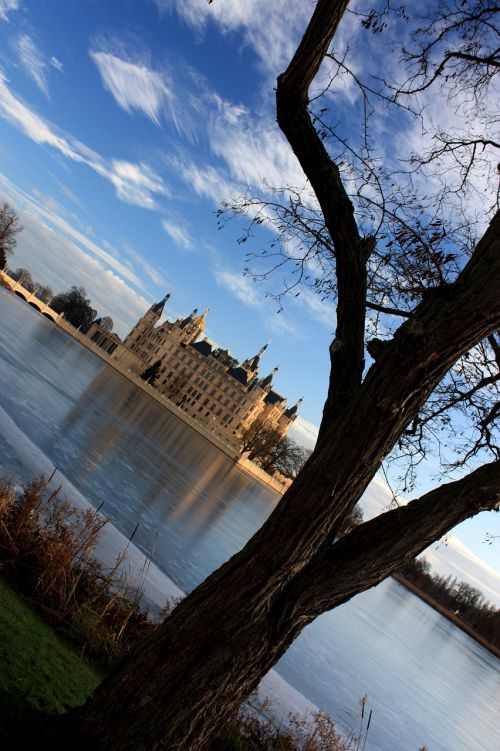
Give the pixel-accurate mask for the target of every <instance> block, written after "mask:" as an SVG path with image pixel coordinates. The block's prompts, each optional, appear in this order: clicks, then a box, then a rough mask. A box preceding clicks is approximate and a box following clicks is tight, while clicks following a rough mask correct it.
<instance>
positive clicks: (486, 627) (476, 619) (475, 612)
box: [399, 558, 500, 648]
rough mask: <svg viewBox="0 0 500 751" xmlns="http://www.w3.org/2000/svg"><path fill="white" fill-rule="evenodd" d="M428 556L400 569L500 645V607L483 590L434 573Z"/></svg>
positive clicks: (474, 627) (441, 602) (426, 591)
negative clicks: (492, 602) (486, 596)
mask: <svg viewBox="0 0 500 751" xmlns="http://www.w3.org/2000/svg"><path fill="white" fill-rule="evenodd" d="M430 570H431V565H430V563H429V561H427V560H426V559H425V558H416V559H414V560H413V561H410V562H409V563H408V564H407V565H406V566H405V567H404V568H402V569H401V571H400V572H399V573H400V575H401V576H402V577H404V578H405V579H408V581H410V582H412V583H413V584H414V585H415V587H417V588H418V589H421V590H422V591H423V592H425V593H426V594H427V595H429V597H432V598H433V599H434V600H436V602H438V603H439V604H440V605H441V606H442V607H443V608H446V610H449V611H450V612H452V613H453V614H454V615H456V616H457V618H459V619H460V620H461V621H463V622H464V623H466V624H467V625H468V626H470V628H472V629H473V630H474V631H475V632H476V633H478V634H480V635H481V636H482V637H483V638H484V639H486V640H487V641H488V642H489V643H490V644H493V645H494V646H495V647H497V648H500V610H499V609H498V608H496V607H495V606H494V605H492V604H491V603H490V602H488V600H486V598H485V597H484V595H483V593H482V592H481V591H480V590H479V589H476V587H473V586H471V585H470V584H468V583H467V582H464V581H458V579H457V578H456V577H452V576H448V577H445V576H439V575H438V574H431V573H430Z"/></svg>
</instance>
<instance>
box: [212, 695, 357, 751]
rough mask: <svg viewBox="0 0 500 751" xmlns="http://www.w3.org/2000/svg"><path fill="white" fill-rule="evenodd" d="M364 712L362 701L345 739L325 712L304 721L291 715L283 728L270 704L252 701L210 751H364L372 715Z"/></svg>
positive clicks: (307, 717)
mask: <svg viewBox="0 0 500 751" xmlns="http://www.w3.org/2000/svg"><path fill="white" fill-rule="evenodd" d="M365 709H366V697H363V699H361V702H360V716H359V721H358V722H357V725H358V726H357V728H356V729H354V728H353V729H352V731H351V732H350V733H349V734H347V735H344V734H343V733H341V732H339V730H337V726H336V724H335V722H334V721H333V720H332V718H331V717H330V716H329V715H327V714H326V713H325V712H321V711H319V712H315V713H314V714H313V715H311V716H306V717H304V716H300V715H297V714H294V713H291V714H289V715H288V721H287V723H286V724H285V725H283V724H281V723H277V721H276V718H275V717H274V716H273V714H272V711H271V703H270V702H269V700H264V701H260V700H258V699H255V698H252V700H251V704H249V705H246V706H245V708H244V710H243V711H242V712H241V713H240V715H239V716H238V717H237V718H236V719H235V721H234V722H233V723H231V724H229V725H228V727H227V728H226V729H225V732H224V734H223V735H221V737H220V738H219V739H218V740H217V742H216V743H215V744H214V746H213V749H212V751H364V749H365V746H366V742H367V737H368V731H369V728H370V722H371V711H370V713H369V714H368V716H366V715H365Z"/></svg>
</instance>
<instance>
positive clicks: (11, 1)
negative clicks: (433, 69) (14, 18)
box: [0, 0, 19, 21]
mask: <svg viewBox="0 0 500 751" xmlns="http://www.w3.org/2000/svg"><path fill="white" fill-rule="evenodd" d="M18 8H19V0H0V21H8V20H9V13H12V11H14V10H17V9H18Z"/></svg>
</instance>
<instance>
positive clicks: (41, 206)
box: [0, 173, 142, 288]
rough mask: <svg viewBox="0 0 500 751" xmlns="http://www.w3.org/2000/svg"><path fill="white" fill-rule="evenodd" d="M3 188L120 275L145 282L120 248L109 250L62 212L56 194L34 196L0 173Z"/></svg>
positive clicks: (131, 281) (37, 217)
mask: <svg viewBox="0 0 500 751" xmlns="http://www.w3.org/2000/svg"><path fill="white" fill-rule="evenodd" d="M0 189H1V190H2V191H3V192H4V193H6V194H7V195H8V196H9V197H10V198H11V199H12V201H13V203H14V204H15V205H16V207H17V206H19V207H21V208H22V209H24V211H25V212H28V213H29V214H30V215H31V216H33V217H34V218H35V219H36V220H37V221H38V222H39V223H41V224H44V225H46V226H47V227H50V228H51V229H52V230H54V231H55V232H56V233H59V234H60V235H63V236H64V237H66V238H67V239H68V240H70V241H72V242H73V243H76V245H78V246H80V247H81V248H84V249H85V250H86V251H89V252H90V253H91V254H92V255H93V256H95V257H96V258H97V259H99V261H100V262H102V263H104V264H106V266H108V267H109V268H110V269H112V270H113V272H115V273H116V274H118V275H119V276H120V277H123V278H124V279H126V280H127V281H128V282H130V283H132V284H134V285H135V286H137V287H139V288H140V287H141V286H142V282H141V279H140V277H138V276H137V274H136V273H135V272H134V271H133V269H132V268H130V266H128V265H127V264H124V263H123V262H122V261H120V260H119V258H118V254H117V253H116V252H109V251H108V250H105V249H104V248H103V247H102V246H101V245H99V244H98V243H96V242H95V241H94V240H92V239H91V238H89V237H88V236H87V235H86V234H85V233H84V232H82V231H81V230H80V229H78V228H77V227H75V226H74V224H72V223H71V222H70V221H68V219H67V218H65V217H64V216H62V214H61V213H60V210H61V207H60V206H59V205H58V204H57V202H55V201H54V199H53V198H52V197H50V196H49V197H47V196H43V195H41V194H40V193H37V195H35V196H30V195H28V194H27V193H25V192H24V191H22V190H21V189H19V188H17V187H16V186H15V185H14V184H13V183H12V182H11V181H10V180H9V179H8V178H6V177H5V176H4V175H2V174H1V173H0Z"/></svg>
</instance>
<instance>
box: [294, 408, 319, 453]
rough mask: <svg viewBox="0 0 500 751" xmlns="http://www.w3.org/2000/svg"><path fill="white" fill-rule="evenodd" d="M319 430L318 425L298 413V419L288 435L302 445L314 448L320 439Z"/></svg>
mask: <svg viewBox="0 0 500 751" xmlns="http://www.w3.org/2000/svg"><path fill="white" fill-rule="evenodd" d="M318 431H319V428H318V426H317V425H315V424H314V423H312V422H309V420H306V419H305V418H304V417H302V416H301V415H297V419H296V420H295V422H294V423H293V425H292V427H291V428H290V430H289V431H288V435H289V436H290V438H291V439H292V440H293V441H295V442H296V443H298V444H299V445H300V446H305V448H307V449H313V448H314V446H315V445H316V441H317V439H318Z"/></svg>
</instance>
